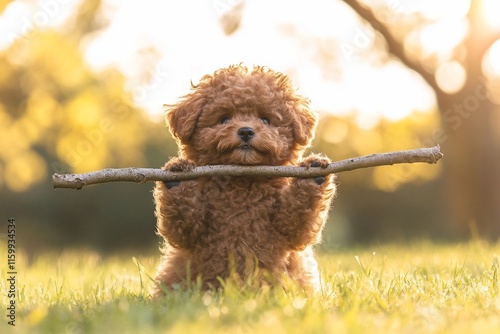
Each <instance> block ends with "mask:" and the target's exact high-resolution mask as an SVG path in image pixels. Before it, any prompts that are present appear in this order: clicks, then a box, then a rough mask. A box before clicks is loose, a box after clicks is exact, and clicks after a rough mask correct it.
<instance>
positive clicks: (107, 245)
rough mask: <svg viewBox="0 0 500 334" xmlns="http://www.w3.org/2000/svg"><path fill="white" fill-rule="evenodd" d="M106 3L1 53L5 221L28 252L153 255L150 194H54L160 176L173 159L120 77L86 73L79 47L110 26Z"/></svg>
mask: <svg viewBox="0 0 500 334" xmlns="http://www.w3.org/2000/svg"><path fill="white" fill-rule="evenodd" d="M100 3H101V2H100V1H94V0H92V1H83V2H82V3H81V6H80V8H78V9H77V10H76V13H75V14H74V15H73V16H72V17H71V18H69V21H68V22H67V23H66V24H65V25H64V29H63V30H62V29H60V30H59V29H57V28H53V29H50V28H44V29H34V30H32V31H29V32H28V33H27V34H26V35H24V36H21V37H20V38H19V39H18V40H17V41H15V42H14V43H13V44H12V45H11V46H10V47H9V48H8V49H6V50H3V51H2V52H0V136H1V138H0V189H1V191H0V196H1V199H0V212H2V213H3V214H5V215H7V216H14V217H16V219H18V221H19V223H20V225H21V227H20V231H19V234H20V235H22V238H20V239H19V242H20V243H21V246H22V247H23V248H24V249H27V250H28V251H35V250H37V251H38V250H40V249H44V248H52V247H61V246H77V245H78V246H81V245H86V246H92V247H96V248H99V249H101V250H111V249H116V248H121V249H123V248H133V247H144V245H153V246H156V243H155V242H153V240H154V238H155V234H154V225H155V219H154V216H153V212H154V208H153V202H152V196H151V187H152V184H148V185H144V186H142V187H141V186H139V187H138V186H137V185H124V184H117V185H111V186H109V187H105V188H96V189H89V191H87V190H86V191H84V192H68V191H54V190H53V188H52V185H51V175H52V173H54V172H86V171H91V170H95V169H101V168H106V167H129V166H144V165H145V166H152V167H159V166H161V165H163V163H164V162H165V161H166V160H167V159H168V156H169V155H174V154H175V152H176V145H175V143H174V141H173V140H172V139H171V138H170V140H169V136H168V134H167V133H168V132H167V130H166V128H165V126H164V124H160V123H156V122H152V121H151V120H150V119H149V117H148V116H147V115H146V114H145V113H144V112H143V111H142V110H141V109H139V108H137V107H136V106H135V105H134V103H133V102H132V97H131V94H130V93H129V92H128V91H127V90H126V88H125V78H124V76H123V75H122V74H121V73H120V72H119V71H117V70H116V69H113V68H108V69H105V70H103V71H101V72H96V71H94V70H92V69H90V68H89V67H88V66H87V65H86V63H85V61H84V59H83V54H82V50H81V47H82V42H84V41H85V39H86V38H87V37H88V36H89V35H91V34H93V33H95V32H96V31H98V30H99V29H102V28H103V27H104V26H105V25H106V22H105V21H103V19H102V15H100ZM159 107H160V108H161V106H159ZM4 217H5V216H4ZM2 219H3V218H2Z"/></svg>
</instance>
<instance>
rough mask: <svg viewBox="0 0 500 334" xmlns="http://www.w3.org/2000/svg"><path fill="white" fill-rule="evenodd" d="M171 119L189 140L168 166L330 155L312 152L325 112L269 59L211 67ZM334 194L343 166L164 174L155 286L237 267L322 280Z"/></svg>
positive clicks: (251, 273) (314, 283)
mask: <svg viewBox="0 0 500 334" xmlns="http://www.w3.org/2000/svg"><path fill="white" fill-rule="evenodd" d="M167 120H168V123H169V126H170V131H171V133H172V135H173V136H174V138H175V139H176V140H177V143H178V145H179V157H175V158H172V159H171V160H170V161H168V162H167V163H166V164H165V167H164V168H165V169H167V170H173V171H181V170H189V169H190V168H193V167H195V166H203V165H219V164H235V165H273V166H281V165H301V166H322V167H325V166H326V165H327V164H328V163H329V162H330V161H329V159H328V158H326V157H325V156H323V155H311V156H309V157H308V158H306V159H304V160H302V153H303V151H304V149H305V148H307V147H308V146H309V144H310V142H311V140H312V137H313V134H314V129H315V126H316V116H315V115H314V114H313V113H312V112H311V111H310V110H309V105H308V100H307V99H305V98H304V97H302V96H300V95H298V94H297V93H296V92H295V90H294V88H293V87H292V84H291V83H290V81H289V79H288V78H287V77H286V76H285V75H283V74H281V73H278V72H274V71H272V70H270V69H268V68H265V67H254V68H253V69H248V68H246V67H245V66H242V65H235V66H230V67H229V68H225V69H220V70H218V71H216V72H215V73H214V74H213V75H206V76H204V77H203V78H202V79H201V81H200V82H199V84H198V85H193V88H192V91H191V93H190V94H188V95H186V96H185V97H184V99H183V100H182V101H181V102H180V103H179V104H177V105H175V106H172V107H171V109H170V110H169V111H168V113H167ZM242 129H245V130H242ZM248 129H250V130H248ZM242 131H243V132H242ZM334 194H335V184H334V176H333V175H329V176H327V177H325V178H269V177H207V178H200V179H197V180H191V181H182V182H166V183H164V182H157V184H156V188H155V190H154V197H155V201H156V216H157V218H158V234H159V235H161V236H162V237H163V238H164V240H165V247H164V249H163V252H164V255H163V258H162V262H161V264H160V266H159V268H158V273H157V277H156V282H157V285H156V288H155V292H154V294H155V295H156V296H159V295H161V294H162V293H163V292H165V291H166V290H167V289H169V288H173V287H176V286H180V287H184V286H186V285H188V284H189V283H190V282H192V281H195V280H196V279H199V280H201V282H202V286H203V287H204V288H218V287H220V286H221V282H222V281H223V280H225V279H227V278H229V277H231V278H236V281H239V282H247V283H248V281H249V280H252V281H254V282H258V284H262V283H271V284H279V283H280V282H282V279H283V277H286V276H288V277H289V278H291V279H292V280H294V281H296V282H297V283H298V284H299V285H300V286H301V287H303V288H304V289H308V290H309V289H311V288H312V289H314V290H316V289H317V288H318V287H319V273H318V266H317V263H316V260H315V259H314V256H313V250H312V245H313V244H315V243H317V242H318V241H319V239H320V234H321V230H322V228H323V225H324V223H325V220H326V218H327V215H328V210H329V208H330V202H331V199H332V197H333V196H334Z"/></svg>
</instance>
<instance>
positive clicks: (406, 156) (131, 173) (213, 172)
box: [52, 145, 443, 189]
mask: <svg viewBox="0 0 500 334" xmlns="http://www.w3.org/2000/svg"><path fill="white" fill-rule="evenodd" d="M442 157H443V154H442V153H441V150H440V148H439V145H438V146H434V147H431V148H418V149H414V150H406V151H396V152H389V153H378V154H372V155H367V156H362V157H357V158H351V159H345V160H341V161H336V162H332V163H331V164H330V165H328V167H326V168H321V167H309V168H307V167H295V166H234V165H214V166H202V167H196V168H194V169H193V170H191V171H186V172H170V171H166V170H163V169H155V168H133V167H130V168H108V169H103V170H100V171H95V172H90V173H85V174H57V173H56V174H54V175H52V182H53V185H54V188H71V189H82V188H83V187H85V186H88V185H91V184H98V183H106V182H117V181H121V182H136V183H144V182H151V181H183V180H192V179H196V178H199V177H204V176H268V177H302V178H306V177H316V176H325V175H328V174H332V173H340V172H346V171H350V170H354V169H359V168H367V167H376V166H387V165H394V164H402V163H414V162H426V163H429V164H434V163H436V162H438V161H439V159H441V158H442Z"/></svg>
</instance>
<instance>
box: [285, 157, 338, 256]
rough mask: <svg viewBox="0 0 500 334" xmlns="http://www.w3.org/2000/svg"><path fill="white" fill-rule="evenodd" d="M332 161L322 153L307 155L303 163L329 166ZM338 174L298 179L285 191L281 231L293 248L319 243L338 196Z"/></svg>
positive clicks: (311, 165) (303, 165)
mask: <svg viewBox="0 0 500 334" xmlns="http://www.w3.org/2000/svg"><path fill="white" fill-rule="evenodd" d="M329 163H330V160H329V159H328V158H327V157H326V156H324V155H320V154H314V155H311V156H309V157H307V158H306V159H305V160H304V161H302V163H301V164H300V166H302V167H323V168H325V167H326V166H328V164H329ZM335 188H336V187H335V175H333V174H330V175H327V176H324V177H323V176H321V177H314V178H295V179H293V180H292V182H291V184H290V186H289V187H288V188H286V190H285V191H284V193H283V205H282V207H281V210H280V215H279V216H280V218H281V219H280V221H281V222H280V224H279V225H280V228H281V233H282V234H283V235H284V236H285V237H286V238H287V240H288V242H289V246H290V247H291V248H292V249H297V250H299V249H300V250H301V249H304V248H305V247H306V246H308V245H310V244H313V243H315V242H316V241H318V240H317V239H318V238H319V237H320V234H321V230H322V229H323V225H324V223H325V221H326V219H327V216H328V211H329V209H330V204H331V200H332V197H333V196H334V195H335Z"/></svg>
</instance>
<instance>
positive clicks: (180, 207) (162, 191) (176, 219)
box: [154, 158, 205, 249]
mask: <svg viewBox="0 0 500 334" xmlns="http://www.w3.org/2000/svg"><path fill="white" fill-rule="evenodd" d="M194 166H195V165H194V164H193V163H192V162H190V161H189V160H185V159H180V158H173V159H171V160H170V161H169V162H167V163H166V164H165V166H164V167H163V169H166V170H170V171H184V170H190V169H192V168H194ZM154 198H155V203H156V211H155V214H156V217H157V218H158V234H160V235H162V236H163V237H164V238H165V239H167V241H168V242H169V244H170V245H172V246H174V247H180V248H186V249H191V248H193V247H194V245H195V244H196V242H197V241H198V240H199V236H200V234H202V233H204V232H205V227H204V225H203V222H202V220H201V211H202V210H201V208H200V203H201V201H200V198H199V191H198V181H197V180H189V181H180V182H179V181H167V182H162V181H159V182H156V187H155V189H154Z"/></svg>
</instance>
